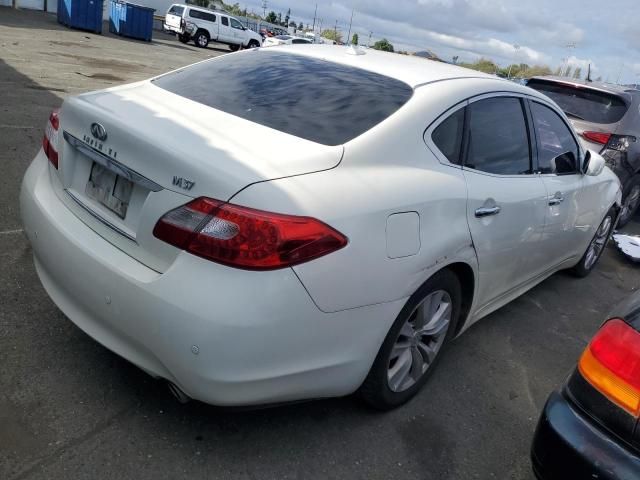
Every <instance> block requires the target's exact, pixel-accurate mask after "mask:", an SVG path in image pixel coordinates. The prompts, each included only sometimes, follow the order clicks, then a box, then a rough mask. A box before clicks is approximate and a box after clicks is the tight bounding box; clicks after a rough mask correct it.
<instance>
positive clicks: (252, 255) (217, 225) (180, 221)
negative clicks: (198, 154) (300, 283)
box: [153, 197, 347, 270]
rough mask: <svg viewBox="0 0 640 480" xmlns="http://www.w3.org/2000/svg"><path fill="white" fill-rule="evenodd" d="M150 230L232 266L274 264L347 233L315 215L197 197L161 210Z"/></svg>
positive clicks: (333, 246) (322, 250)
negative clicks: (166, 211) (164, 210)
mask: <svg viewBox="0 0 640 480" xmlns="http://www.w3.org/2000/svg"><path fill="white" fill-rule="evenodd" d="M153 235H154V236H155V237H157V238H159V239H160V240H163V241H165V242H167V243H170V244H171V245H174V246H176V247H178V248H180V249H182V250H186V251H187V252H190V253H192V254H194V255H198V256H200V257H203V258H206V259H207V260H212V261H214V262H218V263H222V264H224V265H229V266H231V267H236V268H244V269H248V270H274V269H278V268H284V267H289V266H292V265H297V264H299V263H303V262H307V261H309V260H312V259H314V258H318V257H321V256H323V255H327V254H328V253H331V252H334V251H336V250H339V249H341V248H342V247H344V246H345V245H346V244H347V238H346V237H345V236H344V235H342V234H341V233H340V232H338V231H336V230H334V229H333V228H331V227H330V226H328V225H326V224H324V223H322V222H321V221H319V220H316V219H314V218H310V217H298V216H293V215H283V214H279V213H271V212H265V211H262V210H255V209H253V208H247V207H241V206H239V205H232V204H229V203H227V204H225V203H224V202H220V201H218V200H213V199H210V198H205V197H201V198H198V199H196V200H193V201H192V202H190V203H188V204H186V205H184V206H182V207H179V208H176V209H175V210H172V211H170V212H169V213H167V214H166V215H164V216H163V217H162V218H161V219H160V220H159V221H158V223H157V224H156V226H155V228H154V229H153Z"/></svg>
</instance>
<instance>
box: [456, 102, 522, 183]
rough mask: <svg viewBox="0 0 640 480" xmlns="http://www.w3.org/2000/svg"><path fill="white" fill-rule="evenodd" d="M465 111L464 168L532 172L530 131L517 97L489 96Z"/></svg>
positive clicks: (484, 170) (498, 171)
mask: <svg viewBox="0 0 640 480" xmlns="http://www.w3.org/2000/svg"><path fill="white" fill-rule="evenodd" d="M467 111H468V115H469V147H468V153H467V159H466V163H465V165H466V166H467V167H469V168H473V169H475V170H480V171H482V172H487V173H495V174H499V175H521V174H527V173H531V155H530V149H529V134H528V131H527V124H526V122H525V119H524V110H523V108H522V102H521V101H520V99H518V98H510V97H495V98H488V99H486V100H480V101H477V102H474V103H472V104H471V105H469V106H468V107H467Z"/></svg>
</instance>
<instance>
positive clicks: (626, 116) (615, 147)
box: [527, 77, 640, 227]
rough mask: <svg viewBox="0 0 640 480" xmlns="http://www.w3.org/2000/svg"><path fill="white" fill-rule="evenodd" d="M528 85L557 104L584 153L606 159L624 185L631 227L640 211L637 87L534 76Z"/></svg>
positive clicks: (639, 99) (639, 93) (623, 217)
mask: <svg viewBox="0 0 640 480" xmlns="http://www.w3.org/2000/svg"><path fill="white" fill-rule="evenodd" d="M527 86H529V87H531V88H533V89H534V90H538V91H539V92H542V93H544V94H545V95H547V96H548V97H550V98H551V99H552V100H553V101H555V102H556V103H557V104H558V105H559V106H560V108H562V110H563V111H564V113H565V114H566V115H567V117H569V120H570V121H571V123H572V124H573V127H574V129H575V131H576V132H577V133H578V135H580V138H581V139H582V142H583V144H584V146H585V148H588V149H590V150H593V151H596V152H598V153H600V155H602V156H603V157H604V158H605V160H606V162H607V165H608V166H609V167H610V168H611V170H613V171H614V172H615V173H616V174H617V175H618V177H619V178H620V182H621V183H622V188H623V190H622V201H623V208H622V212H621V213H620V220H619V222H618V225H619V226H620V227H622V226H624V225H626V224H627V223H628V222H629V220H631V218H633V215H634V214H635V212H636V211H637V210H638V207H639V206H640V91H639V90H637V89H636V88H634V87H630V86H623V85H613V84H609V83H600V82H588V81H584V80H576V79H569V78H561V77H534V78H532V79H530V80H529V81H528V83H527Z"/></svg>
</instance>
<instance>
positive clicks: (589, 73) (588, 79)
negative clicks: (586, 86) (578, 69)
mask: <svg viewBox="0 0 640 480" xmlns="http://www.w3.org/2000/svg"><path fill="white" fill-rule="evenodd" d="M587 82H593V80H591V64H589V69H588V70H587Z"/></svg>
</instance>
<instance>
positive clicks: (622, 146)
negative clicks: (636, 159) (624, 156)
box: [607, 135, 638, 152]
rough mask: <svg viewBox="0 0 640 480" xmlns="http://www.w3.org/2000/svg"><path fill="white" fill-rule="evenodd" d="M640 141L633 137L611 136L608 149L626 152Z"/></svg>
mask: <svg viewBox="0 0 640 480" xmlns="http://www.w3.org/2000/svg"><path fill="white" fill-rule="evenodd" d="M637 141H638V139H637V138H636V137H634V136H632V135H611V138H609V142H608V143H607V148H610V149H611V150H618V151H619V152H626V151H627V150H629V147H630V146H631V144H632V143H636V142H637Z"/></svg>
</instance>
